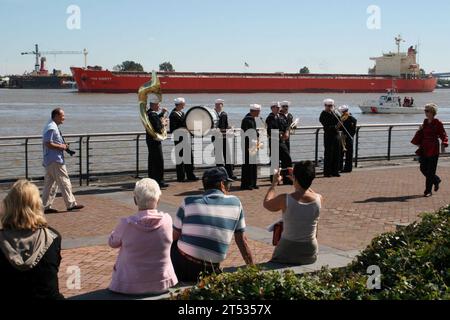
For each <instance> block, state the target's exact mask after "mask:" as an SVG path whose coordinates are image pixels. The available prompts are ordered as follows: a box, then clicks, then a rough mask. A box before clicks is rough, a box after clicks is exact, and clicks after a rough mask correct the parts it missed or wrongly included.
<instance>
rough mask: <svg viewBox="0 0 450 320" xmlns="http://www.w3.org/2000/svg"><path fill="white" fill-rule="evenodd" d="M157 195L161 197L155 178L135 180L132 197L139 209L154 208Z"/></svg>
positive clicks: (157, 198)
mask: <svg viewBox="0 0 450 320" xmlns="http://www.w3.org/2000/svg"><path fill="white" fill-rule="evenodd" d="M159 197H161V189H160V188H159V185H158V183H157V182H156V181H155V180H153V179H149V178H145V179H142V180H140V181H138V182H136V186H135V187H134V199H135V200H136V205H137V206H138V207H139V209H141V210H143V209H155V208H156V204H157V203H158V200H159Z"/></svg>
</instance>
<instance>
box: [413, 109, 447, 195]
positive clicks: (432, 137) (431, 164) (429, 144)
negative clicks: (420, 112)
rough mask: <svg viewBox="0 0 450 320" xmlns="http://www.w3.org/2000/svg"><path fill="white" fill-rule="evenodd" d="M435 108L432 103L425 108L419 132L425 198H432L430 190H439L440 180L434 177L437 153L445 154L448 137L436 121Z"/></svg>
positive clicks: (442, 126) (439, 122)
mask: <svg viewBox="0 0 450 320" xmlns="http://www.w3.org/2000/svg"><path fill="white" fill-rule="evenodd" d="M436 114H437V106H436V105H435V104H434V103H430V104H427V105H426V106H425V115H426V117H427V118H426V119H425V121H424V122H423V125H422V126H421V128H420V130H422V132H421V133H420V136H421V139H420V140H421V141H418V143H417V144H419V145H420V149H419V150H421V152H420V153H421V154H420V171H421V172H422V174H423V175H424V176H425V177H426V188H425V192H424V196H425V197H431V196H432V188H433V185H434V191H435V192H437V191H438V190H439V184H440V183H441V179H440V178H439V177H438V176H437V175H436V169H437V164H438V159H439V152H440V151H441V152H442V153H444V152H445V148H446V147H448V136H447V133H446V132H445V129H444V125H443V124H442V122H441V121H439V120H438V119H436V118H435V117H436ZM439 139H441V140H442V144H441V149H440V150H439Z"/></svg>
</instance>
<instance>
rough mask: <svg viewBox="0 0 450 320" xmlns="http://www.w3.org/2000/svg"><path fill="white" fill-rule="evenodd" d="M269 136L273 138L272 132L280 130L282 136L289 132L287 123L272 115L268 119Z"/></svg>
mask: <svg viewBox="0 0 450 320" xmlns="http://www.w3.org/2000/svg"><path fill="white" fill-rule="evenodd" d="M266 124H267V135H268V136H269V137H271V134H272V130H279V131H280V136H281V135H282V134H284V133H285V132H286V131H287V130H288V126H287V121H284V120H283V119H282V118H281V117H280V116H279V115H278V116H275V115H274V114H273V113H270V114H269V116H268V117H267V118H266Z"/></svg>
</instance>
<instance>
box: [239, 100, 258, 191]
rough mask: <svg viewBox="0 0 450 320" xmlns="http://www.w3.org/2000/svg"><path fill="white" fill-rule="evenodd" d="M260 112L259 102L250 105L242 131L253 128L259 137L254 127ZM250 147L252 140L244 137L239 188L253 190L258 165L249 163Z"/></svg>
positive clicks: (251, 146) (256, 187) (255, 186)
mask: <svg viewBox="0 0 450 320" xmlns="http://www.w3.org/2000/svg"><path fill="white" fill-rule="evenodd" d="M260 113H261V106H260V105H259V104H252V105H250V112H249V113H248V114H247V115H246V116H245V118H244V119H243V120H242V123H241V129H242V131H243V132H247V131H248V130H255V132H256V137H257V138H259V133H258V131H257V128H256V121H255V118H257V117H259V114H260ZM250 148H254V146H253V144H252V141H250V139H249V138H248V137H246V138H245V145H244V150H245V153H244V155H245V158H244V164H243V165H242V178H241V190H253V189H259V187H258V186H257V185H256V183H257V179H258V176H257V175H258V167H257V165H256V163H250V162H251V161H250V160H251V159H250V158H251V157H250Z"/></svg>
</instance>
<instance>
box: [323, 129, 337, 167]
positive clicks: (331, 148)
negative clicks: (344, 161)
mask: <svg viewBox="0 0 450 320" xmlns="http://www.w3.org/2000/svg"><path fill="white" fill-rule="evenodd" d="M324 146H325V154H324V159H323V161H324V166H323V173H324V175H326V176H329V175H338V174H339V164H340V163H341V144H340V142H339V136H338V135H326V134H325V137H324Z"/></svg>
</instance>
